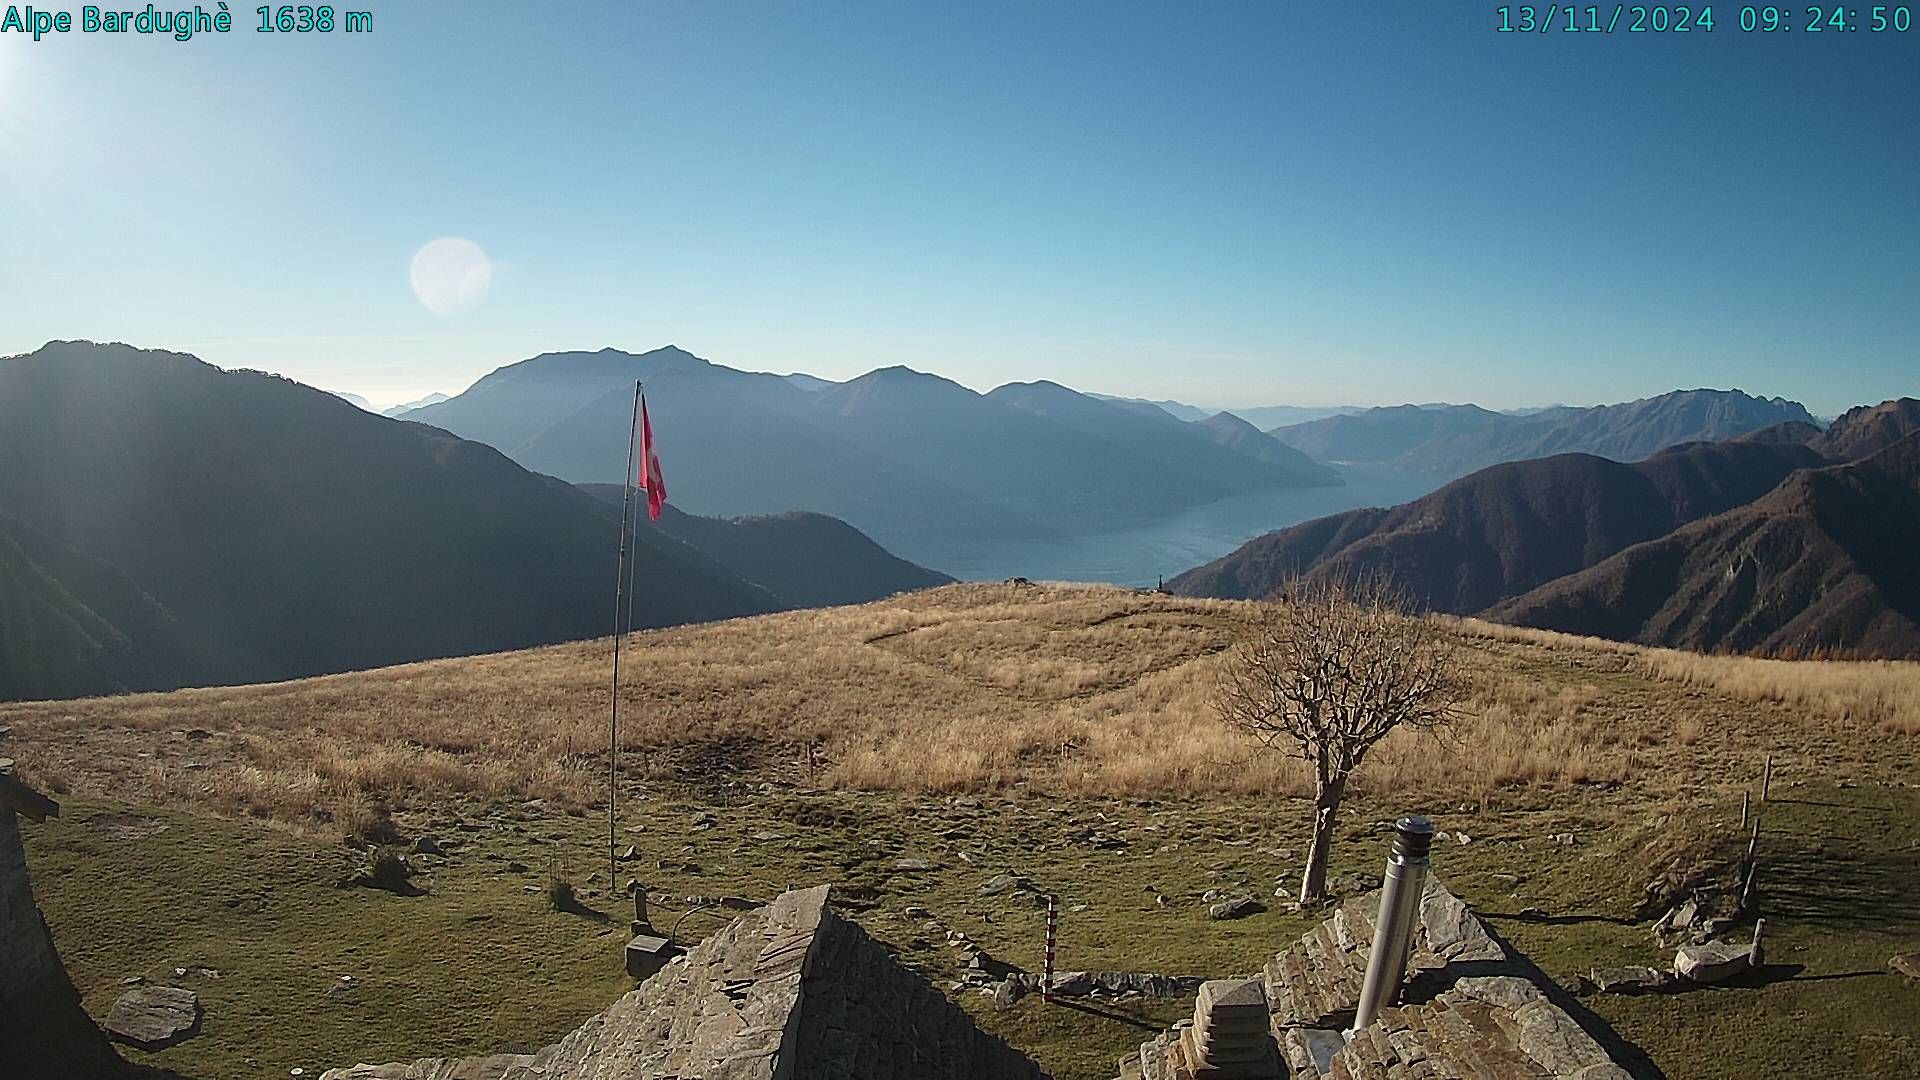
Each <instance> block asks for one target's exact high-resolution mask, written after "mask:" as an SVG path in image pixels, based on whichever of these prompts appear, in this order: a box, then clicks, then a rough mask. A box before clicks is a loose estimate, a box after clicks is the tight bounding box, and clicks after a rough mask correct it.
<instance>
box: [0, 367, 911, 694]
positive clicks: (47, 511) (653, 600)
mask: <svg viewBox="0 0 1920 1080" xmlns="http://www.w3.org/2000/svg"><path fill="white" fill-rule="evenodd" d="M0 461H4V462H7V463H8V467H7V468H5V469H0V514H4V515H6V516H7V519H8V521H9V523H10V524H9V525H8V526H7V528H6V530H5V533H4V538H3V539H0V613H3V614H0V618H4V619H5V620H6V621H5V626H6V628H7V630H8V641H7V643H6V645H5V647H4V649H0V661H3V662H4V663H0V698H10V697H19V696H22V695H25V694H29V693H33V694H39V693H59V694H66V693H71V692H89V693H91V692H111V691H117V690H128V689H155V688H161V687H173V686H182V685H202V684H211V683H237V682H261V681H271V680H277V679H285V678H292V677H297V676H302V675H312V674H322V673H327V672H335V671H346V670H355V669H360V668H367V667H374V666H381V665H386V664H393V663H399V662H404V661H407V660H415V659H425V658H429V657H437V656H451V655H460V654H466V653H475V652H492V651H498V650H502V649H510V648H522V647H527V646H531V645H538V644H545V643H549V642H554V641H562V640H569V639H576V638H585V637H598V636H603V635H605V634H606V633H608V632H609V631H610V630H611V628H612V627H611V611H610V604H609V602H608V601H609V597H608V594H609V592H610V591H611V588H612V582H613V578H614V573H613V571H614V566H613V560H614V549H615V537H616V531H615V530H616V528H617V521H618V518H619V512H618V510H617V509H614V508H610V507H609V506H608V505H607V504H606V503H604V502H603V501H602V500H600V499H597V498H594V497H593V496H591V495H589V494H587V493H585V492H582V491H580V490H578V489H576V488H573V487H571V486H569V485H567V484H564V483H562V482H560V481H558V480H555V479H553V478H551V477H547V476H541V475H538V474H535V473H531V472H528V471H527V470H525V469H523V468H521V467H520V466H518V465H515V464H514V463H513V462H511V461H509V460H508V459H507V458H506V457H504V456H503V455H501V454H500V453H499V452H498V451H496V450H494V449H492V448H491V447H488V446H485V445H482V444H479V443H475V442H470V441H467V440H463V439H459V438H456V437H454V436H452V435H449V434H447V433H446V432H443V431H439V430H436V429H434V428H431V427H427V426H425V425H422V424H416V423H408V422H404V421H397V420H391V419H387V418H384V417H381V416H378V415H375V414H373V413H369V412H365V411H363V410H360V409H358V408H356V407H354V406H352V405H350V404H348V403H346V402H344V401H341V400H339V399H337V398H336V397H334V396H333V395H330V394H327V393H324V392H322V391H318V390H314V389H313V388H311V387H307V386H303V385H301V384H299V383H295V382H293V381H291V380H288V379H284V378H280V377H278V376H273V375H265V374H261V373H257V372H244V371H222V370H220V369H218V368H215V367H213V366H211V365H208V364H205V363H203V362H201V361H199V360H197V359H195V358H193V357H190V356H185V355H182V354H178V353H166V352H147V351H142V350H137V349H133V348H131V347H128V346H125V345H96V344H93V343H90V342H55V343H52V344H49V345H47V346H46V347H44V348H42V349H40V350H38V351H36V352H34V353H31V354H27V355H25V356H16V357H9V358H5V359H0ZM815 532H816V533H821V532H822V530H821V529H818V528H816V530H815ZM854 535H855V536H857V534H854ZM859 539H860V541H862V542H863V543H864V538H859ZM849 540H850V538H849V537H848V536H847V535H846V534H839V535H837V536H835V535H829V534H823V535H820V536H818V537H816V539H815V541H814V543H813V544H812V545H811V550H810V551H809V550H780V551H777V552H764V553H763V554H762V556H761V557H763V558H768V559H771V560H773V561H776V562H780V561H784V562H787V563H790V564H791V567H790V568H788V569H783V570H782V572H787V573H795V574H798V573H803V572H804V571H805V570H806V568H807V566H808V565H809V560H810V559H812V558H815V557H818V556H819V555H820V554H821V553H822V552H831V553H833V554H834V555H835V556H836V557H839V558H841V559H842V561H843V564H842V565H839V566H837V567H835V568H834V569H833V572H834V573H835V574H837V575H839V577H840V580H842V581H843V582H844V581H845V580H846V579H847V578H848V577H849V567H848V566H847V565H844V563H846V562H848V561H851V562H852V563H858V562H860V560H861V555H862V553H863V552H867V551H868V550H869V549H868V548H865V547H859V546H852V547H849V546H845V545H847V544H848V542H849ZM634 548H635V556H634V557H635V559H636V560H637V563H636V568H637V571H638V574H637V576H638V577H639V578H640V579H641V580H644V581H646V582H647V583H648V585H647V596H646V602H645V603H644V604H640V605H636V609H635V610H636V613H637V615H638V616H639V619H640V622H641V625H643V626H665V625H673V624H677V623H686V622H698V621H706V620H711V619H720V618H728V617H733V616H739V615H751V614H758V613H762V612H768V611H774V610H779V609H782V608H787V607H793V606H798V604H799V602H798V601H794V600H791V599H789V598H787V597H783V596H781V595H779V594H778V593H776V592H775V591H774V590H772V589H770V588H768V587H767V586H765V585H763V584H760V583H758V582H757V581H754V580H749V579H748V578H747V577H745V576H743V575H742V574H741V573H738V572H736V571H735V570H734V569H731V568H730V567H729V566H728V565H727V564H726V561H723V560H721V559H717V558H715V557H713V556H710V555H708V554H706V553H704V552H702V551H700V550H699V549H698V548H697V547H696V546H694V545H692V544H689V543H687V542H686V541H684V540H682V539H679V538H677V537H675V536H674V535H672V534H670V533H668V532H665V531H663V530H651V529H642V530H640V532H639V534H638V536H637V537H636V539H635V542H634ZM873 550H877V549H873ZM740 554H741V553H739V552H737V551H736V552H732V553H730V555H729V558H730V559H731V560H732V561H734V562H735V563H736V564H738V563H739V558H740ZM881 569H882V571H883V573H882V574H881V578H880V579H879V580H876V581H875V582H874V585H875V591H873V592H871V593H870V594H869V595H867V596H865V597H864V598H866V599H872V598H876V597H877V596H880V595H885V594H886V593H887V592H889V591H892V590H891V589H890V588H889V587H887V586H889V585H890V584H891V581H890V580H887V579H886V577H885V575H888V574H891V575H895V576H896V577H897V576H899V574H900V565H899V564H898V561H897V560H893V559H891V557H890V556H889V557H887V558H886V561H885V563H884V565H882V567H881ZM916 569H917V568H916ZM756 576H759V577H766V576H767V575H765V574H758V575H756ZM23 613H24V614H23ZM22 628H24V629H22ZM16 634H17V635H18V636H17V637H16ZM122 639H124V641H125V643H126V644H125V645H124V646H123V644H122ZM76 687H78V688H79V689H78V690H76Z"/></svg>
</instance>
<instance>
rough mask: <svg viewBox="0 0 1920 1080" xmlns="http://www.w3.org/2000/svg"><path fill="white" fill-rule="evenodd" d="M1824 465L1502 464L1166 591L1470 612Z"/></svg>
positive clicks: (1749, 447) (1300, 531)
mask: <svg viewBox="0 0 1920 1080" xmlns="http://www.w3.org/2000/svg"><path fill="white" fill-rule="evenodd" d="M1824 463H1825V462H1824V459H1822V458H1821V457H1820V456H1819V455H1818V454H1816V453H1814V452H1813V451H1812V450H1810V449H1808V448H1806V447H1805V446H1801V445H1797V444H1793V443H1783V444H1771V443H1738V442H1730V443H1695V444H1690V445H1686V446H1679V447H1674V448H1671V449H1669V450H1667V451H1664V452H1662V453H1659V454H1656V455H1654V456H1653V457H1651V458H1648V459H1647V460H1645V461H1642V462H1638V463H1636V464H1632V465H1627V464H1622V463H1620V462H1616V461H1609V460H1607V459H1605V458H1600V457H1594V456H1592V455H1588V454H1562V455H1557V456H1554V457H1549V458H1542V459H1538V460H1533V461H1517V462H1509V463H1506V464H1502V465H1496V466H1493V467H1491V468H1487V469H1483V470H1481V471H1479V472H1477V473H1474V474H1472V475H1471V476H1467V477H1464V478H1462V479H1460V480H1456V481H1454V482H1453V483H1451V484H1448V485H1447V486H1445V487H1443V488H1441V489H1440V490H1438V491H1435V492H1434V493H1433V494H1431V495H1428V496H1425V497H1424V498H1420V499H1416V500H1414V501H1413V502H1410V503H1406V504H1404V505H1402V506H1399V507H1396V508H1393V509H1390V510H1382V509H1364V510H1351V511H1348V512H1346V513H1343V514H1335V515H1332V516H1330V517H1325V518H1320V519H1318V520H1315V521H1309V522H1305V523H1303V524H1300V525H1296V526H1294V527H1292V528H1289V529H1283V530H1280V531H1279V532H1273V533H1268V534H1267V535H1265V536H1262V537H1259V538H1257V539H1255V540H1252V541H1250V542H1248V543H1247V544H1245V545H1243V546H1242V547H1241V548H1240V549H1239V550H1237V551H1234V552H1233V553H1231V554H1229V555H1227V556H1225V557H1223V558H1221V559H1217V560H1215V561H1214V562H1211V563H1209V564H1207V565H1206V566H1202V567H1199V568H1198V569H1195V570H1190V571H1188V572H1187V573H1184V574H1182V575H1180V576H1179V577H1176V578H1174V579H1173V580H1172V581H1170V582H1168V587H1169V588H1170V589H1172V590H1173V591H1175V592H1177V593H1182V594H1184V595H1189V596H1214V597H1224V598H1234V599H1241V598H1251V597H1260V596H1265V595H1267V594H1269V593H1271V592H1272V591H1273V590H1274V589H1276V588H1278V587H1279V586H1280V585H1281V584H1283V583H1284V582H1285V581H1286V580H1287V579H1289V578H1291V577H1293V576H1295V575H1304V576H1306V577H1309V578H1325V577H1333V578H1351V577H1353V576H1356V575H1358V574H1361V573H1374V572H1382V571H1384V572H1386V573H1388V574H1390V575H1391V576H1392V578H1393V579H1394V581H1395V582H1397V583H1398V584H1399V585H1400V586H1401V587H1403V588H1405V589H1406V590H1407V591H1408V592H1409V593H1410V594H1411V598H1412V599H1413V600H1414V601H1415V602H1417V603H1418V604H1419V605H1421V606H1423V607H1427V608H1432V609H1436V610H1440V611H1448V612H1456V613H1469V612H1475V611H1479V610H1481V609H1483V608H1486V607H1487V606H1489V605H1491V604H1494V603H1496V602H1498V601H1500V600H1502V599H1506V598H1508V597H1513V596H1518V595H1519V594H1521V593H1523V592H1526V591H1527V590H1529V589H1532V588H1533V587H1535V586H1537V585H1540V584H1542V583H1544V582H1547V581H1551V580H1553V579H1554V578H1558V577H1560V576H1562V575H1565V574H1570V573H1573V572H1575V571H1577V570H1580V569H1582V568H1584V567H1588V566H1592V565H1594V564H1595V563H1597V562H1600V561H1601V560H1603V559H1605V558H1607V557H1608V556H1610V555H1613V554H1614V553H1615V552H1618V551H1620V550H1622V549H1624V548H1626V547H1628V546H1630V545H1632V544H1635V543H1639V542H1641V541H1643V540H1649V539H1653V538H1655V537H1658V536H1662V535H1664V534H1666V533H1667V532H1669V531H1671V530H1673V529H1674V528H1676V527H1677V526H1679V525H1681V524H1683V523H1685V522H1688V521H1693V520H1695V519H1698V518H1702V517H1705V516H1707V515H1709V514H1715V513H1718V512H1720V511H1723V510H1726V509H1729V508H1731V507H1735V506H1739V505H1741V504H1743V503H1746V502H1748V501H1750V500H1753V499H1756V498H1758V497H1760V496H1761V495H1763V494H1765V493H1766V492H1767V491H1768V490H1770V489H1772V488H1773V487H1774V486H1775V485H1776V484H1778V483H1779V482H1780V481H1781V480H1782V479H1783V478H1784V477H1786V476H1787V475H1788V474H1789V473H1791V472H1792V471H1793V470H1794V469H1798V468H1804V467H1808V466H1817V465H1821V464H1824Z"/></svg>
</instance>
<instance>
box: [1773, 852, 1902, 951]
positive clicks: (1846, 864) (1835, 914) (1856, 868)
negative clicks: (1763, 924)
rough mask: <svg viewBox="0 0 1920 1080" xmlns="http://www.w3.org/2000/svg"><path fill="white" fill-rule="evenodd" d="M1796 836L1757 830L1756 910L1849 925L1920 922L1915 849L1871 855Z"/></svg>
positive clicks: (1830, 923)
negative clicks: (1818, 846) (1817, 845)
mask: <svg viewBox="0 0 1920 1080" xmlns="http://www.w3.org/2000/svg"><path fill="white" fill-rule="evenodd" d="M1805 839H1806V837H1804V836H1802V835H1797V834H1792V833H1787V834H1784V835H1783V834H1778V833H1776V834H1762V836H1761V846H1760V870H1759V875H1758V880H1757V881H1756V883H1755V884H1756V887H1757V890H1758V893H1759V895H1758V897H1757V900H1758V907H1759V910H1760V914H1761V915H1778V916H1784V917H1790V918H1794V919H1802V920H1808V921H1818V922H1822V923H1826V924H1828V925H1829V926H1835V927H1847V928H1853V929H1863V928H1882V927H1895V926H1910V925H1912V924H1913V923H1915V922H1916V921H1920V892H1916V890H1915V889H1914V888H1913V885H1914V883H1915V882H1920V852H1915V851H1913V850H1910V849H1909V850H1905V851H1901V850H1892V851H1882V852H1876V853H1873V854H1871V855H1868V854H1863V853H1861V852H1859V851H1847V850H1835V849H1834V848H1831V847H1826V848H1822V849H1821V850H1818V851H1815V850H1811V849H1810V848H1809V847H1808V846H1807V845H1806V844H1805V843H1804V841H1805Z"/></svg>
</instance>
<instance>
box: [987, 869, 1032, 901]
mask: <svg viewBox="0 0 1920 1080" xmlns="http://www.w3.org/2000/svg"><path fill="white" fill-rule="evenodd" d="M1032 888H1033V882H1031V881H1028V880H1027V879H1026V878H1023V877H1021V876H1020V875H1018V874H995V875H994V876H993V877H991V878H988V879H987V883H986V884H985V885H982V886H980V895H981V896H999V895H1001V894H1003V893H1010V892H1025V891H1028V890H1030V889H1032Z"/></svg>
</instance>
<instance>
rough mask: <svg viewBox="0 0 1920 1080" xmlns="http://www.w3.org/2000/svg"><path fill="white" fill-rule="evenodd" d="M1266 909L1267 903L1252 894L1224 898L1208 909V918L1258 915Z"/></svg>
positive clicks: (1234, 917)
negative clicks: (1228, 898)
mask: <svg viewBox="0 0 1920 1080" xmlns="http://www.w3.org/2000/svg"><path fill="white" fill-rule="evenodd" d="M1265 910H1267V909H1266V905H1264V904H1262V903H1260V901H1258V900H1255V899H1254V898H1253V897H1251V896H1236V897H1234V898H1232V899H1230V900H1222V901H1220V902H1219V903H1217V904H1214V905H1213V906H1212V907H1209V908H1208V909H1207V918H1209V919H1244V918H1246V917H1247V916H1249V915H1257V914H1259V913H1260V912H1262V911H1265Z"/></svg>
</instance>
